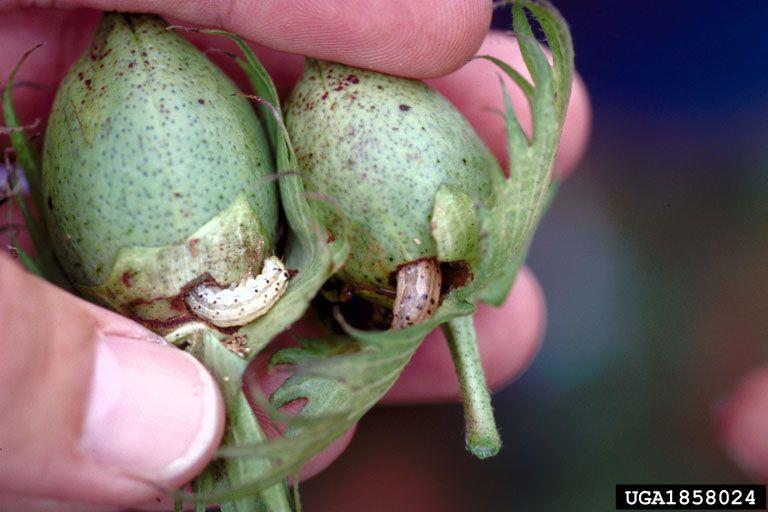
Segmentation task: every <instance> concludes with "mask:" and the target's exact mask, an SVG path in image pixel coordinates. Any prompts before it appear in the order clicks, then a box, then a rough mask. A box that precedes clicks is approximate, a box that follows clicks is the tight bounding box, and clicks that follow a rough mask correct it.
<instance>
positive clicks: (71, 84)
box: [43, 13, 278, 332]
mask: <svg viewBox="0 0 768 512" xmlns="http://www.w3.org/2000/svg"><path fill="white" fill-rule="evenodd" d="M237 92H238V90H237V88H236V87H235V85H234V84H233V83H232V82H231V81H230V80H229V79H228V78H227V77H226V76H225V75H224V74H223V73H222V72H221V71H220V70H219V69H218V68H216V67H215V66H214V65H213V64H211V63H210V62H209V61H208V60H207V59H206V58H205V57H204V56H203V55H202V54H201V53H200V52H199V51H198V50H197V49H195V48H194V47H193V46H192V45H191V44H190V43H189V42H187V41H186V40H185V39H184V38H183V37H181V36H180V35H178V34H177V33H176V32H174V31H169V30H168V29H167V25H166V23H165V22H163V21H162V20H161V19H159V18H157V17H155V16H151V15H129V14H116V13H106V14H104V15H103V17H102V20H101V23H100V25H99V28H98V30H97V33H96V36H95V38H94V40H93V42H92V44H91V46H90V48H89V49H88V50H86V52H85V54H84V55H83V56H82V57H81V58H80V60H78V61H77V62H76V63H75V64H74V65H73V67H72V68H71V69H70V71H69V73H68V74H67V76H66V77H65V78H64V80H63V82H62V84H61V86H60V88H59V91H58V93H57V96H56V100H55V103H54V106H53V109H52V111H51V116H50V121H49V125H48V129H47V132H46V138H45V147H44V161H43V191H44V200H45V204H46V211H45V215H46V220H47V224H48V226H49V229H50V232H51V235H52V240H53V242H54V246H55V250H56V254H57V256H58V258H59V260H60V261H61V263H62V265H63V267H64V269H65V271H66V272H67V274H68V275H69V277H70V279H71V280H72V281H73V283H74V284H75V286H76V287H77V288H78V290H79V291H80V292H81V293H83V294H84V295H86V296H89V297H90V298H92V299H94V300H96V301H98V302H101V303H104V304H106V305H108V306H110V307H112V308H113V309H116V310H118V311H120V312H121V313H124V314H126V315H129V316H132V317H134V318H136V319H137V320H139V321H142V322H143V323H145V324H147V325H149V326H150V327H153V328H155V330H158V331H160V332H165V331H167V330H168V329H170V328H172V327H174V326H176V325H179V324H181V323H184V322H186V321H191V320H195V314H196V312H197V311H198V310H195V309H194V308H192V309H190V308H187V307H185V305H184V301H183V300H181V299H182V298H183V297H182V295H183V294H184V293H188V292H189V291H190V290H191V287H192V286H193V285H195V284H200V283H205V285H206V286H207V288H205V289H202V290H201V292H200V294H199V297H198V298H199V299H200V301H205V300H208V299H209V298H210V295H211V294H212V293H213V294H214V295H215V293H216V292H217V291H219V290H220V289H221V288H222V287H223V288H226V287H228V286H229V285H231V284H233V283H239V282H241V281H243V280H244V279H246V277H247V276H256V275H258V274H259V272H260V271H261V269H262V266H263V263H264V261H265V260H266V259H267V258H269V257H270V256H272V255H273V253H274V247H275V241H276V238H277V217H278V205H277V195H276V186H275V183H274V181H273V180H271V179H270V177H269V176H270V175H271V174H272V173H273V172H274V167H273V163H272V159H271V156H270V152H269V148H268V145H267V142H266V138H265V135H264V132H263V130H262V128H261V125H260V123H259V120H258V118H257V116H256V115H255V113H254V110H253V109H252V107H251V105H250V104H249V102H248V100H246V99H244V98H242V97H239V96H237V95H236V93H237ZM271 271H274V268H272V269H271ZM212 290H213V291H212ZM237 293H238V290H237V289H235V290H233V291H232V293H230V295H233V294H234V295H233V297H225V298H226V299H227V300H230V302H231V301H232V300H234V299H236V298H237V296H236V294H237ZM197 306H199V307H200V308H201V309H200V310H199V311H203V313H205V311H206V310H205V304H203V305H201V304H199V303H198V304H197ZM206 320H210V319H206ZM225 323H226V322H224V321H223V322H222V324H225ZM235 323H236V320H235ZM229 325H233V324H232V323H231V321H230V324H229Z"/></svg>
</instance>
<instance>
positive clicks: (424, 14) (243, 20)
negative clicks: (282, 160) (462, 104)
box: [0, 0, 492, 77]
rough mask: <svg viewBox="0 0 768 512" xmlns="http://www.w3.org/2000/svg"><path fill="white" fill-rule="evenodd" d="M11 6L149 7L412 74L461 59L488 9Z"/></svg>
mask: <svg viewBox="0 0 768 512" xmlns="http://www.w3.org/2000/svg"><path fill="white" fill-rule="evenodd" d="M14 7H56V8H59V9H74V8H83V7H85V8H91V9H98V10H104V11H114V10H117V11H126V12H153V13H157V14H160V15H162V16H164V17H170V18H174V19H178V20H180V21H182V22H186V23H193V24H196V25H202V26H207V27H216V28H224V29H227V30H230V31H232V32H235V33H237V34H240V35H241V36H243V37H245V38H246V39H250V40H252V41H254V42H256V43H258V44H261V45H264V46H268V47H270V48H275V49H278V50H282V51H285V52H290V53H296V54H301V55H308V56H312V57H317V58H321V59H326V60H332V61H337V62H343V63H345V64H350V65H353V66H360V67H366V68H371V69H377V70H379V71H383V72H386V73H391V74H398V75H403V76H412V77H429V76H440V75H444V74H446V73H449V72H450V71H453V70H455V69H457V68H458V67H459V66H461V65H462V64H463V63H464V62H466V60H467V59H469V58H470V57H471V56H472V55H474V53H475V50H477V48H478V47H479V46H480V43H481V42H482V40H483V37H485V33H486V32H487V31H488V27H489V24H490V20H491V11H492V7H491V2H488V1H486V0H460V1H453V2H442V1H440V0H423V1H420V2H412V1H410V0H335V1H327V0H298V1H293V2H240V1H235V0H226V1H217V2H208V1H190V2H165V1H163V0H141V1H140V0H56V1H55V2H54V1H53V0H50V1H48V2H46V1H42V2H41V1H38V0H0V10H10V9H12V8H14ZM25 28H26V27H25ZM88 37H89V33H83V34H81V38H85V39H87V38H88Z"/></svg>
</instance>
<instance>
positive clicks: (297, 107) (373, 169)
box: [285, 60, 501, 290]
mask: <svg viewBox="0 0 768 512" xmlns="http://www.w3.org/2000/svg"><path fill="white" fill-rule="evenodd" d="M351 77H354V79H352V78H351ZM310 106H311V108H310ZM285 120H286V126H287V127H288V131H289V133H290V135H291V139H292V142H293V144H294V147H295V148H296V153H297V157H298V161H299V163H300V170H301V173H302V179H303V180H304V183H305V187H306V188H307V190H308V191H310V192H314V193H319V194H320V195H321V196H329V197H332V198H333V199H334V200H333V201H326V202H322V201H315V202H314V204H315V205H317V207H318V208H319V210H320V212H321V214H322V215H323V216H324V217H325V218H326V219H327V221H328V222H330V223H331V224H333V223H334V222H337V221H338V214H337V213H336V212H337V210H341V212H342V214H343V215H344V216H345V217H346V220H347V224H346V225H347V227H348V229H349V235H350V241H351V244H352V247H351V253H350V256H349V258H348V260H347V263H346V265H345V267H344V269H343V270H342V271H341V273H340V274H339V276H340V277H341V278H342V279H343V280H345V281H347V282H350V283H352V284H362V285H368V286H372V287H377V288H383V289H386V290H392V289H393V287H392V283H391V281H390V277H391V276H392V275H393V274H394V272H395V271H396V270H397V269H398V267H399V266H400V265H402V264H404V263H408V262H411V261H414V260H418V259H421V258H428V257H435V256H436V254H435V252H436V247H435V243H434V240H433V239H432V237H431V232H430V220H431V215H432V208H433V206H434V197H435V194H436V192H437V191H438V189H439V187H440V186H441V185H442V184H443V183H445V184H447V185H451V186H453V187H456V188H457V189H459V190H461V191H462V192H464V193H466V194H468V195H469V196H470V197H471V198H473V199H474V200H476V201H478V202H490V201H492V200H493V197H492V196H493V184H494V181H495V180H497V179H498V178H499V176H501V171H500V169H499V167H498V164H497V163H496V161H495V159H494V158H493V156H492V155H491V153H490V151H489V150H488V149H487V148H486V146H485V145H484V144H483V143H482V142H481V141H480V139H479V138H478V136H477V134H476V133H475V132H474V130H473V129H472V127H471V126H470V125H469V123H468V122H467V121H466V119H464V118H463V117H462V115H461V114H460V113H459V112H458V111H457V110H456V109H455V108H454V107H453V106H452V105H451V104H450V103H449V102H448V101H447V100H446V99H445V98H443V97H442V96H441V95H440V94H439V93H437V92H436V91H434V90H433V89H431V88H430V87H428V86H427V85H425V84H424V83H422V82H419V81H416V80H409V79H405V78H399V77H393V76H388V75H382V74H380V73H376V72H372V71H367V70H363V69H356V68H351V67H348V66H344V65H341V64H334V63H329V62H319V61H315V60H308V61H307V64H306V65H305V69H304V73H303V75H302V77H301V79H300V80H299V82H298V84H297V85H296V87H295V89H294V91H293V93H292V96H291V98H290V99H289V101H288V103H287V105H286V114H285Z"/></svg>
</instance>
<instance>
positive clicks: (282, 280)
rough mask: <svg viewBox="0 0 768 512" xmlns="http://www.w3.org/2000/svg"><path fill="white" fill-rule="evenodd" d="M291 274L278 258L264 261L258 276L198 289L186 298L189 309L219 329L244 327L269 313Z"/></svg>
mask: <svg viewBox="0 0 768 512" xmlns="http://www.w3.org/2000/svg"><path fill="white" fill-rule="evenodd" d="M288 277H289V275H288V271H287V270H286V268H285V265H283V262H282V261H280V259H279V258H277V257H276V256H270V257H269V258H267V259H266V260H264V268H263V269H262V271H261V273H260V274H259V275H257V276H250V275H249V276H247V277H246V278H245V279H243V280H242V281H240V282H238V283H233V284H232V285H230V286H228V287H226V288H224V287H220V286H216V285H211V284H200V285H198V286H195V287H194V288H193V289H192V290H190V291H189V293H188V294H187V296H186V303H187V306H188V307H189V310H190V311H191V312H192V313H193V314H195V315H196V316H198V317H200V318H202V319H204V320H206V321H208V322H210V323H212V324H213V325H215V326H217V327H236V326H240V325H245V324H247V323H249V322H251V321H253V320H255V319H256V318H258V317H260V316H262V315H263V314H265V313H266V312H267V311H269V310H270V309H271V308H272V306H273V305H274V304H275V303H276V302H277V301H278V300H280V297H282V296H283V293H285V290H286V288H287V287H288Z"/></svg>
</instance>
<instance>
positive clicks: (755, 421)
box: [718, 366, 768, 481]
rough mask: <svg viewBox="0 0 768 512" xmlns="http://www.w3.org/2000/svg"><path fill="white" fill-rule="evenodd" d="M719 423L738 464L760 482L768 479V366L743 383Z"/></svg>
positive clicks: (730, 399)
mask: <svg viewBox="0 0 768 512" xmlns="http://www.w3.org/2000/svg"><path fill="white" fill-rule="evenodd" d="M718 420H719V426H720V434H721V438H722V440H723V442H724V444H725V448H726V450H727V451H728V453H729V454H730V456H731V458H732V459H733V460H734V462H736V464H738V465H739V466H740V467H741V468H742V469H743V470H744V471H745V472H747V473H749V474H751V475H752V476H754V477H755V478H757V479H758V480H760V481H764V480H765V479H766V478H768V431H766V429H765V425H766V424H768V367H765V366H764V367H762V368H758V369H757V370H755V371H753V372H752V373H751V374H749V375H748V376H747V377H746V378H745V379H744V380H743V381H742V382H741V383H740V384H739V386H738V387H737V389H736V391H735V392H734V393H733V395H732V396H731V397H730V398H729V399H728V401H727V402H726V405H725V406H724V407H723V408H722V409H721V410H720V412H719V415H718Z"/></svg>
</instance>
